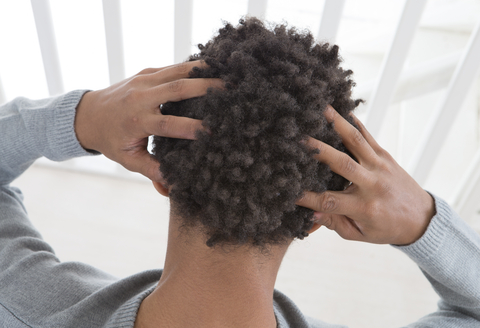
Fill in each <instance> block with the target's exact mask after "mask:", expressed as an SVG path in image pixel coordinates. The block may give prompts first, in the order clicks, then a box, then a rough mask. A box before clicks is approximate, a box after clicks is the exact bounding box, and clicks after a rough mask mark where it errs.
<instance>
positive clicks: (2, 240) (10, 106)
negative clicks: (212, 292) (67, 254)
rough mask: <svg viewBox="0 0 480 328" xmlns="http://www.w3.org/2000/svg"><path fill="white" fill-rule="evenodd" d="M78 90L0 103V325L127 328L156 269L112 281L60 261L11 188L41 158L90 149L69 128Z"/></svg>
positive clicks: (12, 327)
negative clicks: (47, 96) (82, 144)
mask: <svg viewBox="0 0 480 328" xmlns="http://www.w3.org/2000/svg"><path fill="white" fill-rule="evenodd" d="M84 93H85V91H73V92H70V93H67V94H65V95H62V96H58V97H55V98H49V99H44V100H28V99H25V98H17V99H15V100H14V101H12V102H10V103H7V104H6V105H3V106H1V107H0V327H9V328H20V327H21V328H32V327H35V328H47V327H48V328H58V327H89V328H90V327H92V328H93V327H108V328H118V327H125V328H132V327H133V325H134V322H135V318H136V313H137V310H138V307H139V305H140V303H141V301H142V300H143V299H144V298H145V297H146V296H147V295H148V294H149V293H150V292H151V291H152V289H153V287H154V285H155V284H156V282H157V281H158V279H159V276H160V274H161V272H159V271H158V270H152V271H147V272H143V273H141V274H137V275H134V276H131V277H128V278H125V279H120V280H119V279H117V278H115V277H113V276H111V275H109V274H107V273H105V272H102V271H101V270H98V269H96V268H93V267H91V266H89V265H87V264H83V263H77V262H60V260H59V259H58V258H57V257H56V255H55V252H54V250H53V249H52V248H51V247H50V245H49V244H48V243H47V242H46V241H45V240H43V238H42V236H41V235H40V233H39V232H38V231H37V230H36V229H35V227H34V226H33V225H32V223H31V222H30V219H29V217H28V215H27V212H26V209H25V207H24V206H23V196H22V194H21V192H20V190H18V189H17V188H15V187H12V186H10V183H11V182H12V181H13V180H14V179H15V178H17V177H18V176H20V174H22V172H24V171H25V170H26V169H27V168H28V167H29V166H30V165H31V164H32V163H33V162H34V161H35V160H36V159H37V158H39V157H41V156H45V157H47V158H49V159H52V160H56V161H60V160H66V159H69V158H73V157H77V156H85V155H90V154H91V153H90V152H87V151H85V150H84V149H83V148H82V147H81V145H80V144H79V142H78V140H77V138H76V135H75V131H74V119H75V109H76V107H77V105H78V103H79V102H80V100H81V98H82V96H83V94H84ZM54 206H55V201H54V200H52V209H53V210H54ZM2 324H3V325H2Z"/></svg>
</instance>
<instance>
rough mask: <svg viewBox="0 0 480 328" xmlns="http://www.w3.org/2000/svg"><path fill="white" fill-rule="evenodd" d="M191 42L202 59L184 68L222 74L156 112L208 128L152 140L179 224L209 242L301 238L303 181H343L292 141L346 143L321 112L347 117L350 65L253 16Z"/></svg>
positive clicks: (307, 216) (332, 50)
mask: <svg viewBox="0 0 480 328" xmlns="http://www.w3.org/2000/svg"><path fill="white" fill-rule="evenodd" d="M199 49H200V53H199V54H196V55H193V56H192V57H191V58H190V60H191V61H192V60H198V59H202V60H204V61H205V62H206V63H207V64H208V66H209V67H208V68H205V69H199V68H196V69H194V71H193V72H192V74H191V77H192V78H200V77H202V78H203V77H204V78H213V77H215V78H221V79H222V80H224V81H225V82H226V88H225V89H223V90H218V89H211V90H209V92H208V94H207V95H206V96H203V97H199V98H195V99H189V100H184V101H181V102H176V103H167V104H164V105H163V106H162V113H163V114H165V115H177V116H186V117H191V118H196V119H201V120H203V125H204V126H205V127H206V128H207V129H208V130H209V132H208V133H207V132H198V133H197V136H198V140H196V141H190V140H180V139H171V138H164V137H155V139H154V155H155V157H156V158H157V159H158V161H159V162H160V163H161V167H160V169H161V171H162V173H163V176H164V178H165V180H166V181H167V183H168V185H170V186H172V188H171V191H170V198H171V201H172V206H173V207H174V210H175V211H176V213H178V215H179V216H180V217H181V218H182V220H183V224H184V226H186V227H189V226H195V227H200V228H201V229H202V231H203V232H204V233H205V234H206V236H207V239H208V240H207V245H208V246H214V245H217V244H220V245H222V244H233V245H243V244H249V245H255V246H265V245H268V244H277V243H283V242H285V241H289V240H291V239H293V238H300V239H303V238H304V237H305V236H307V235H308V233H307V231H309V230H310V229H311V227H312V224H313V223H312V221H311V218H312V216H313V211H312V210H309V209H306V208H303V207H299V206H296V205H295V201H296V200H297V199H298V198H299V197H300V196H301V195H302V193H303V192H304V191H306V190H311V191H316V192H323V191H325V190H327V189H328V190H342V189H344V188H345V186H346V184H347V183H348V182H347V181H346V180H345V179H343V178H342V177H340V176H338V175H336V174H335V173H333V172H331V171H330V169H329V168H328V166H327V165H325V164H322V163H319V162H318V161H316V160H315V159H314V158H313V157H312V155H313V154H314V153H315V152H314V151H313V150H309V149H307V147H306V146H305V145H304V144H303V143H302V142H301V141H302V140H305V139H306V137H307V136H311V137H313V138H316V139H319V140H321V141H323V142H325V143H327V144H329V145H331V146H333V147H334V148H336V149H339V150H341V151H344V152H346V149H345V147H344V146H343V144H342V143H341V139H340V137H339V136H338V135H337V134H336V133H335V131H334V130H333V126H332V124H329V123H328V122H327V121H326V119H325V117H324V116H323V111H324V110H325V108H326V106H327V105H328V104H330V105H332V106H333V107H334V108H335V109H336V110H337V112H338V113H339V114H340V115H342V116H343V117H345V118H346V119H347V120H348V121H349V122H351V123H353V122H352V119H351V117H350V116H349V115H348V114H349V113H350V112H351V111H352V110H353V109H354V108H355V107H356V106H357V105H358V103H359V101H358V100H357V101H354V100H352V99H351V88H352V87H353V85H354V83H353V81H352V80H351V79H350V75H351V74H352V72H351V71H345V70H343V69H342V68H340V67H339V64H340V58H339V56H338V47H337V46H330V45H328V44H316V43H315V41H314V38H313V37H312V35H311V34H310V33H309V32H303V31H297V30H295V29H293V28H291V29H289V28H287V26H285V25H276V26H273V28H271V29H270V28H267V27H265V25H264V24H263V23H262V22H261V21H259V20H257V19H255V18H248V19H245V20H240V24H239V25H238V26H237V27H233V26H232V25H230V24H226V25H225V26H224V27H223V28H222V29H220V31H219V33H218V35H217V36H215V37H214V38H213V39H212V40H211V41H209V42H208V43H207V44H206V45H204V46H203V45H199Z"/></svg>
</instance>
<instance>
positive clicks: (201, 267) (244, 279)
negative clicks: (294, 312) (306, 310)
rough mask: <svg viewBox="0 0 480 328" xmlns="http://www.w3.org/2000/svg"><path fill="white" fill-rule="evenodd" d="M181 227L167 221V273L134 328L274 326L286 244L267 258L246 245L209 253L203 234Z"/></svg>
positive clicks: (143, 303)
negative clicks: (275, 297)
mask: <svg viewBox="0 0 480 328" xmlns="http://www.w3.org/2000/svg"><path fill="white" fill-rule="evenodd" d="M179 228H180V224H179V220H176V219H174V218H172V216H171V219H170V228H169V237H168V247H167V255H166V260H165V268H164V271H163V274H162V277H161V279H160V281H159V283H158V285H157V288H156V289H155V291H154V292H153V293H152V294H151V295H149V296H148V297H147V298H146V299H145V300H144V301H143V302H142V304H141V306H140V309H139V313H138V315H137V321H136V322H135V328H150V327H172V328H173V327H199V328H201V327H213V328H215V327H222V328H227V327H249V328H254V327H262V328H265V327H272V328H274V327H276V320H275V315H274V313H273V289H274V286H275V280H276V277H277V273H278V270H279V268H280V263H281V261H282V259H283V256H284V255H285V252H286V250H287V247H288V245H281V246H272V247H271V248H270V249H269V250H268V254H263V253H262V252H261V251H260V250H258V249H257V248H254V247H248V246H241V247H233V246H232V247H227V248H221V247H215V248H209V247H208V246H206V245H205V240H206V238H205V236H204V235H203V234H202V233H199V232H198V231H197V230H195V229H193V228H192V229H189V230H188V231H182V232H181V233H180V232H179Z"/></svg>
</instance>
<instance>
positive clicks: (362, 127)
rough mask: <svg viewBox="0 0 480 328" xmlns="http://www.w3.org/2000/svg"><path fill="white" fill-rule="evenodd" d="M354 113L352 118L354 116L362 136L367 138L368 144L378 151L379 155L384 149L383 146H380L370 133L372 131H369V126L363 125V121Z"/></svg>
mask: <svg viewBox="0 0 480 328" xmlns="http://www.w3.org/2000/svg"><path fill="white" fill-rule="evenodd" d="M351 115H352V118H353V121H354V122H355V124H357V126H358V131H360V133H361V134H362V136H363V137H364V138H365V140H366V141H367V142H368V144H369V145H370V147H372V149H373V150H374V151H375V152H376V153H377V155H378V154H379V153H380V152H381V151H383V148H382V147H380V145H379V144H378V143H377V141H376V140H375V139H374V138H373V137H372V135H371V134H370V132H368V130H367V128H366V127H365V125H363V123H362V122H361V121H360V120H359V119H358V118H357V117H356V116H355V115H353V114H351Z"/></svg>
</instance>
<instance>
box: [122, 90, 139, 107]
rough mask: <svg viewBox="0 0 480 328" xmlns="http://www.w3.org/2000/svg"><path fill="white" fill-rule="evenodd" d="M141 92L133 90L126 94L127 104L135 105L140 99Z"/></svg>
mask: <svg viewBox="0 0 480 328" xmlns="http://www.w3.org/2000/svg"><path fill="white" fill-rule="evenodd" d="M140 97H141V96H140V92H139V91H138V90H137V89H134V88H131V89H128V90H127V91H126V92H125V93H124V100H125V102H126V103H127V104H134V103H136V102H138V100H139V99H140Z"/></svg>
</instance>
